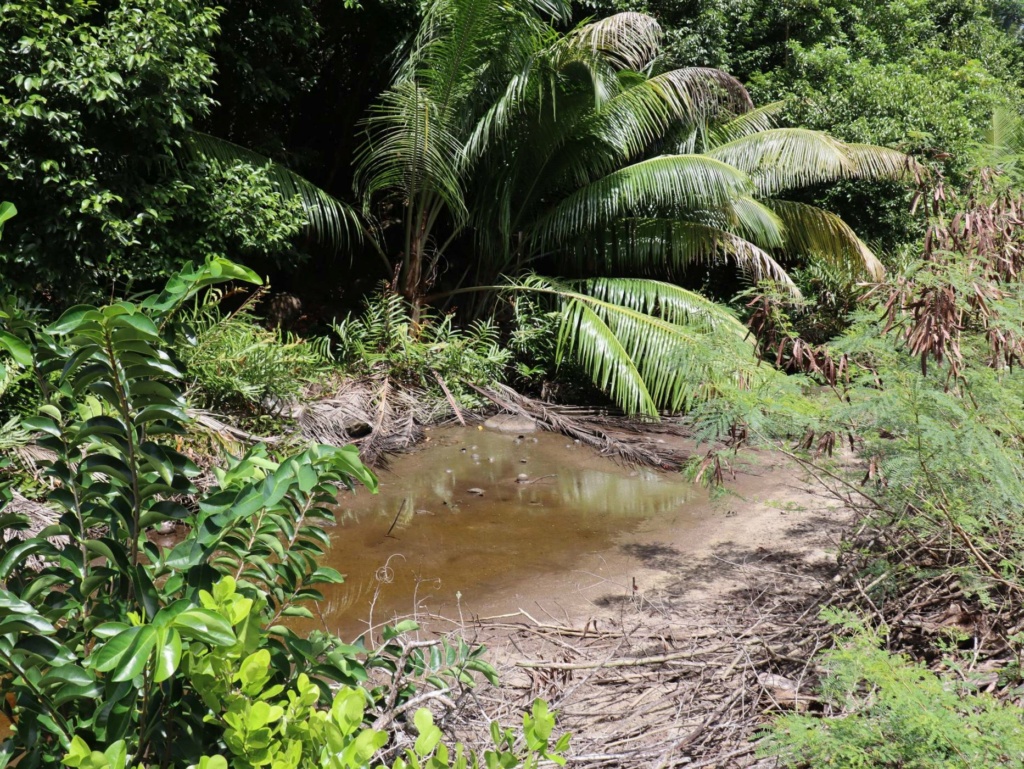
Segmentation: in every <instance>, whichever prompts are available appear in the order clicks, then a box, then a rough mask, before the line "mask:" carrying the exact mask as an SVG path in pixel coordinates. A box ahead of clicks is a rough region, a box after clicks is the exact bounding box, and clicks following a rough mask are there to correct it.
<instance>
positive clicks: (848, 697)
mask: <svg viewBox="0 0 1024 769" xmlns="http://www.w3.org/2000/svg"><path fill="white" fill-rule="evenodd" d="M833 619H836V620H838V619H841V618H833ZM846 624H847V625H848V627H847V631H846V633H844V635H846V636H847V637H845V638H843V639H842V640H841V642H840V645H839V646H838V647H837V648H835V649H833V650H831V651H829V652H828V653H826V654H825V656H824V659H823V663H824V665H825V668H826V671H827V673H826V677H825V680H824V686H823V691H822V696H823V698H824V699H825V702H826V704H827V706H828V707H829V708H830V710H831V711H832V714H834V715H836V716H840V717H837V718H833V719H830V720H829V721H827V726H824V725H823V724H822V721H821V719H820V718H814V717H810V716H806V715H791V716H784V717H782V718H780V719H778V721H776V723H775V726H774V729H773V732H772V734H771V736H770V738H769V743H768V747H769V750H770V752H772V753H774V754H776V755H779V756H781V757H782V758H783V760H784V765H785V766H793V767H802V766H813V767H818V766H842V767H847V768H848V769H858V768H860V767H863V768H864V769H888V767H892V768H893V769H895V768H896V767H910V766H912V767H917V768H919V769H971V768H972V767H976V766H992V767H995V766H1006V767H1010V766H1020V765H1021V760H1022V757H1024V711H1022V710H1021V709H1020V708H1014V707H1007V706H1004V705H1002V704H1001V703H999V702H998V700H996V699H995V698H994V697H991V696H986V695H980V696H979V695H976V694H970V693H965V692H958V691H956V690H955V689H954V688H953V687H952V686H950V685H948V684H946V683H944V682H943V681H942V680H941V679H940V678H939V677H938V676H936V675H935V674H934V673H932V672H931V671H929V670H927V669H926V668H924V667H923V666H921V665H918V664H914V663H912V662H909V661H908V660H906V659H904V658H902V657H900V656H894V655H890V654H887V653H886V652H885V651H884V650H882V649H881V648H880V645H881V644H882V643H883V640H884V639H883V638H881V637H880V636H879V634H878V633H877V632H875V631H872V630H869V629H868V628H865V627H864V626H863V625H862V624H860V623H858V622H856V621H852V622H851V621H850V620H849V618H847V619H846ZM850 631H853V632H850Z"/></svg>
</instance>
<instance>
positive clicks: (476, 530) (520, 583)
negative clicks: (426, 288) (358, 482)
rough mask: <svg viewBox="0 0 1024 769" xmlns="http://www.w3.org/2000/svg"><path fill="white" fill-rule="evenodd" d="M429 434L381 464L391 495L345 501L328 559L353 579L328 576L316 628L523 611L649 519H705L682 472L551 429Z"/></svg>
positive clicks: (384, 491) (342, 629)
mask: <svg viewBox="0 0 1024 769" xmlns="http://www.w3.org/2000/svg"><path fill="white" fill-rule="evenodd" d="M428 435H429V436H430V438H429V440H428V441H427V442H425V443H424V444H422V448H421V449H420V450H418V451H416V452H414V453H412V454H407V455H402V456H398V457H395V458H394V459H393V460H392V462H391V464H390V467H389V468H388V469H387V470H384V471H381V472H380V473H379V476H380V489H381V491H380V493H379V494H377V495H371V494H369V493H367V492H366V491H365V489H360V490H358V491H357V492H355V493H350V494H349V493H347V494H344V495H343V496H342V497H341V498H340V499H339V505H338V510H337V519H338V525H337V527H335V528H334V529H332V530H331V540H332V548H331V551H330V552H329V554H328V556H327V558H326V561H325V562H324V565H328V566H332V567H334V568H336V569H338V570H339V571H340V572H342V573H343V574H345V575H346V581H345V584H344V585H340V586H326V588H325V590H324V593H325V600H324V601H323V602H321V603H320V605H319V607H318V613H319V614H320V615H321V616H318V617H317V619H316V620H315V621H310V622H308V623H304V624H306V625H308V628H313V627H321V628H322V627H324V626H325V625H326V627H327V629H329V630H330V631H332V632H336V633H339V634H340V635H341V636H342V637H345V638H355V637H356V636H358V635H360V634H361V633H363V632H365V630H366V629H367V627H369V626H370V625H371V624H372V625H374V626H379V625H380V624H381V623H383V622H386V621H387V620H388V619H389V618H392V617H395V616H407V615H411V614H417V613H419V614H443V615H446V616H449V617H458V616H459V614H460V612H461V613H463V614H464V615H466V616H469V615H472V614H477V615H487V614H499V613H504V612H510V611H515V610H516V608H517V606H518V605H519V604H520V603H521V602H522V600H523V595H524V594H525V593H530V594H534V595H536V594H538V593H542V592H543V591H544V590H545V589H546V586H551V589H554V590H557V589H558V588H557V587H556V586H557V585H558V584H559V580H558V577H559V576H564V575H565V574H567V573H569V572H572V571H573V570H574V569H577V568H579V567H580V564H581V563H583V562H584V561H587V560H589V561H593V559H594V556H595V554H596V555H597V556H598V557H601V554H602V553H606V552H611V551H612V550H614V549H615V547H616V545H617V543H618V542H619V541H620V540H621V538H622V537H623V536H625V535H628V533H629V532H631V531H633V530H635V529H636V527H638V526H641V525H644V524H645V523H646V524H650V523H651V522H652V521H657V520H661V521H663V522H665V523H666V524H667V525H672V526H673V527H680V526H682V527H685V526H688V525H690V524H691V523H696V520H693V521H691V520H690V518H691V513H690V511H691V510H694V509H696V508H699V507H700V506H701V503H702V502H703V500H704V497H703V495H702V493H701V492H700V491H699V490H697V489H695V488H694V487H693V486H691V485H690V484H687V483H685V482H683V481H682V480H681V479H680V478H679V477H678V476H673V475H666V474H663V473H658V472H655V471H653V470H645V469H638V468H624V467H621V466H619V465H617V464H616V463H614V462H613V461H612V460H610V459H608V458H606V457H602V456H600V455H599V454H598V453H597V452H595V451H593V450H592V449H590V448H589V447H586V446H582V445H579V444H577V443H575V442H573V441H571V440H568V439H566V438H565V437H564V436H561V435H556V434H553V433H537V434H535V435H526V436H521V437H520V436H516V435H506V434H501V433H495V432H491V431H488V430H478V429H475V428H451V429H443V430H433V431H431V432H430V433H428ZM315 613H317V612H315ZM297 629H298V628H297Z"/></svg>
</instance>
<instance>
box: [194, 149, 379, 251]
mask: <svg viewBox="0 0 1024 769" xmlns="http://www.w3.org/2000/svg"><path fill="white" fill-rule="evenodd" d="M183 149H184V151H185V153H186V155H187V156H188V157H189V158H191V159H193V160H201V161H202V162H204V163H208V164H211V165H221V166H225V165H230V164H234V163H248V164H250V165H253V166H259V167H265V168H267V170H268V173H269V174H270V178H271V180H272V181H273V182H274V184H276V185H277V189H278V191H279V192H280V193H281V194H282V195H283V196H284V197H286V198H299V199H300V200H301V201H302V207H303V210H304V211H305V214H306V219H307V221H308V224H307V225H306V226H307V229H308V231H309V233H310V235H312V236H313V238H314V239H315V240H316V241H317V243H319V244H321V245H323V246H327V247H328V248H331V249H333V250H334V251H335V252H338V251H341V250H344V249H346V248H348V247H350V246H351V245H352V244H354V243H359V242H361V241H362V238H363V227H362V224H361V222H360V219H359V215H358V214H357V213H356V211H355V210H354V209H353V208H352V207H351V206H349V205H348V204H346V203H343V202H342V201H340V200H338V199H337V198H335V197H334V196H332V195H329V194H328V193H326V192H324V190H322V189H320V188H319V187H317V186H316V185H315V184H313V183H312V182H311V181H309V180H308V179H306V178H305V177H303V176H300V175H299V174H297V173H295V172H294V171H290V170H289V169H288V168H286V167H285V166H283V165H281V164H280V163H274V162H273V161H271V160H270V159H269V158H268V157H266V156H265V155H261V154H260V153H258V152H254V151H253V150H250V149H247V148H246V147H242V146H241V145H239V144H235V143H234V142H230V141H228V140H227V139H221V138H219V137H217V136H211V135H210V134H206V133H202V132H201V131H189V133H188V135H187V140H186V142H185V143H184V145H183Z"/></svg>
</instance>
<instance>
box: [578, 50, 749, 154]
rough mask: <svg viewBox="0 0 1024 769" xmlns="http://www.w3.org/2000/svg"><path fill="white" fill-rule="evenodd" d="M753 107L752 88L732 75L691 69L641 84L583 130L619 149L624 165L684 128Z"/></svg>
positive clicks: (604, 108)
mask: <svg viewBox="0 0 1024 769" xmlns="http://www.w3.org/2000/svg"><path fill="white" fill-rule="evenodd" d="M752 106H753V105H752V104H751V102H750V96H749V95H748V94H747V91H746V89H745V88H744V87H743V86H742V85H741V84H740V83H739V81H737V80H736V79H735V78H733V77H732V76H731V75H727V74H726V73H724V72H722V71H721V70H717V69H710V68H706V67H688V68H684V69H676V70H672V71H670V72H663V73H662V74H660V75H655V76H654V77H651V78H643V79H641V80H639V82H637V83H636V84H634V85H632V86H631V87H628V88H626V89H624V90H623V91H622V92H621V93H619V94H617V95H616V96H614V97H612V98H611V99H609V100H608V101H607V102H605V103H604V104H603V105H601V107H600V109H598V110H597V111H595V113H594V115H593V118H592V119H591V120H590V121H589V122H588V123H587V124H585V125H584V126H583V128H584V130H586V131H587V132H588V133H590V134H591V135H593V136H596V137H599V138H600V140H601V142H602V143H603V144H604V145H606V146H608V147H609V148H612V149H613V150H614V152H613V153H610V155H609V157H610V159H611V160H613V161H617V162H618V163H622V162H625V161H629V160H632V159H633V158H636V157H637V156H638V155H640V154H641V153H642V152H644V151H645V150H646V149H647V148H649V147H650V146H651V145H652V144H654V143H655V142H657V141H660V140H661V139H663V138H664V137H665V136H666V135H667V134H668V133H669V132H670V131H673V130H679V128H680V127H681V126H684V125H685V126H693V127H697V126H703V124H704V123H705V122H707V121H708V120H710V119H712V118H713V117H715V116H718V115H721V114H723V113H735V112H742V111H745V110H747V109H750V108H751V107H752Z"/></svg>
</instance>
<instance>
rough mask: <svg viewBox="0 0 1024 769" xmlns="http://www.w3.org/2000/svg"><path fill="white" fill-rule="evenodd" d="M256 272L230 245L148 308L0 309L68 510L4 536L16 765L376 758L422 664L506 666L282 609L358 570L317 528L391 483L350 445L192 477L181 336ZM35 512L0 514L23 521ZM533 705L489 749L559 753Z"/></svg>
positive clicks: (289, 765) (4, 611) (344, 762)
mask: <svg viewBox="0 0 1024 769" xmlns="http://www.w3.org/2000/svg"><path fill="white" fill-rule="evenodd" d="M249 275H250V274H249V273H248V272H247V271H245V270H244V269H241V268H237V267H236V266H235V265H232V264H230V263H228V262H225V261H223V260H216V261H212V262H208V263H207V264H206V265H204V266H203V267H201V268H198V269H192V268H190V269H188V270H186V271H185V272H184V273H183V274H182V275H179V276H177V277H176V278H174V279H173V280H172V281H171V282H170V283H169V284H168V287H167V288H166V289H165V290H164V292H162V293H161V294H160V295H157V296H153V297H150V298H149V299H147V300H146V301H144V302H142V303H141V304H132V303H129V302H116V303H114V304H111V305H108V306H105V307H92V306H77V307H73V308H71V309H69V310H68V311H66V312H65V313H64V314H63V315H62V316H61V317H60V318H59V319H58V320H57V321H56V322H55V323H53V324H51V325H49V326H46V327H40V326H38V325H36V324H33V323H32V322H31V321H30V320H28V319H24V318H22V319H13V320H16V322H12V319H11V318H0V332H2V333H3V334H4V337H3V338H4V340H5V347H7V349H9V350H10V349H12V348H13V349H15V350H17V351H18V355H19V357H20V358H21V359H22V360H23V361H24V362H26V363H29V364H31V365H32V366H33V368H34V370H35V372H36V373H37V374H38V383H39V388H40V391H41V392H42V393H43V395H44V399H45V402H44V404H43V405H42V407H41V408H40V410H39V415H38V416H37V417H34V418H31V419H28V420H26V421H25V422H24V425H25V427H26V428H28V429H30V430H32V431H33V432H34V433H35V434H37V436H39V437H38V442H39V444H40V445H41V446H43V447H44V448H46V449H49V450H50V452H52V456H53V458H52V459H51V460H48V461H47V462H46V463H45V464H46V467H47V475H48V477H49V481H50V483H51V484H52V489H51V490H50V491H49V493H48V495H47V499H46V501H47V503H48V506H49V508H50V509H52V510H54V511H55V518H54V520H52V521H42V523H43V528H42V530H41V531H38V533H36V534H35V535H33V536H26V537H24V538H18V537H13V538H10V539H7V540H6V541H4V542H3V543H2V544H0V584H2V585H3V587H2V588H0V673H2V674H3V675H2V676H0V698H3V697H6V698H7V701H9V702H12V703H13V708H12V709H13V713H12V715H13V721H14V729H13V733H12V734H11V736H10V737H9V738H8V739H7V740H6V741H5V742H4V743H3V745H2V747H0V756H2V759H3V762H4V763H7V762H17V763H18V765H19V766H22V767H26V768H33V767H56V766H58V765H60V764H64V765H66V766H71V767H82V768H83V769H106V768H107V767H110V768H111V769H125V768H126V767H129V766H161V767H167V766H174V767H181V768H182V769H183V768H184V767H186V766H192V767H199V766H201V767H207V768H208V769H209V768H211V767H216V766H221V767H227V766H230V767H231V768H232V769H252V767H257V766H269V767H274V768H277V769H297V767H332V768H333V767H337V768H338V769H341V768H342V767H363V766H367V765H368V764H369V761H370V759H371V757H372V756H373V754H374V753H375V752H376V751H377V749H378V748H380V747H381V746H382V745H383V744H384V743H385V742H386V741H387V740H388V736H387V735H386V734H383V733H381V732H377V731H374V730H372V729H368V728H365V726H364V724H363V721H364V715H365V710H366V709H367V708H369V707H370V706H374V707H378V708H380V706H381V704H382V703H385V702H386V703H388V704H389V705H390V706H392V707H400V706H401V705H402V704H403V703H406V702H408V699H409V697H411V696H413V695H414V694H415V693H416V685H421V684H414V683H413V680H414V679H413V677H412V674H414V673H418V674H419V677H418V678H417V679H415V680H416V681H423V682H430V681H434V682H439V683H440V684H441V685H443V686H451V685H454V682H461V683H462V684H467V683H472V678H471V674H472V672H473V671H476V672H479V673H483V674H484V675H486V676H488V677H491V676H493V670H492V669H491V668H490V666H488V665H487V664H486V663H484V662H483V661H482V660H480V659H479V654H480V651H481V650H480V649H479V648H470V647H468V646H466V645H460V646H457V647H445V649H444V651H445V655H444V656H445V659H444V660H443V661H442V664H441V665H440V667H438V666H437V665H433V664H432V660H431V659H430V658H429V657H427V656H426V655H425V653H424V651H423V650H414V651H418V653H413V654H409V653H404V651H403V653H401V655H400V656H396V650H402V647H401V645H400V644H399V643H398V641H397V640H396V639H397V637H398V635H399V634H400V632H401V631H402V630H403V628H396V629H392V630H390V631H388V634H387V636H386V637H387V638H388V639H389V643H386V644H385V645H384V646H382V647H381V648H380V649H378V650H376V651H368V650H366V649H365V648H364V647H363V646H362V645H361V644H358V645H355V646H352V645H347V644H343V643H342V642H341V640H340V639H337V638H334V637H331V636H328V635H326V634H323V633H314V634H311V635H310V636H309V637H308V638H301V637H299V636H297V635H296V634H295V633H294V632H292V631H291V630H289V629H288V628H287V627H286V626H283V625H282V624H281V619H282V618H284V617H288V616H305V617H310V616H312V615H311V613H310V612H309V610H308V608H306V607H305V606H303V605H302V604H303V602H306V601H310V600H314V601H315V600H320V599H321V598H322V596H321V595H320V593H319V592H318V589H317V586H318V585H320V584H326V583H337V582H340V581H341V580H342V577H341V575H340V574H339V573H338V572H336V571H334V570H333V569H329V568H326V567H321V566H319V565H318V561H319V559H320V557H321V556H322V555H323V553H324V550H325V548H326V547H328V545H329V539H328V536H327V534H326V533H325V531H324V529H323V528H322V525H321V524H322V523H323V522H324V521H330V520H332V515H333V513H332V508H333V506H334V504H335V500H336V495H337V491H338V489H339V487H341V488H343V487H352V486H353V484H355V483H356V482H359V483H361V484H363V485H364V486H366V487H367V488H368V489H369V490H370V491H375V490H376V485H377V482H376V479H375V477H374V476H373V475H372V473H370V472H369V471H368V470H367V469H366V468H365V467H364V466H363V465H362V464H361V463H360V461H359V459H358V454H357V452H356V451H355V449H354V448H352V447H347V448H333V447H326V446H311V447H309V448H306V449H305V450H303V451H301V452H299V453H297V454H295V455H294V456H291V457H288V458H285V459H284V460H283V461H281V462H273V461H271V460H269V459H268V458H267V456H266V454H265V452H264V451H263V450H262V448H256V449H253V450H252V451H250V452H249V453H248V454H247V455H246V456H244V457H241V458H237V459H234V460H232V461H230V462H229V463H228V465H227V466H226V467H223V468H219V469H217V470H216V472H215V481H214V483H213V484H212V486H211V487H210V488H208V489H206V490H205V491H203V492H199V491H198V490H197V489H196V488H195V487H194V486H193V483H192V478H193V477H194V476H195V475H196V474H197V472H198V470H197V468H196V467H195V466H194V465H193V464H192V463H191V462H190V461H189V459H188V458H187V457H185V456H184V455H182V454H181V453H179V452H178V451H177V450H176V449H175V448H174V442H175V440H176V439H177V438H178V437H180V436H181V435H182V433H183V432H184V430H185V428H186V427H187V423H188V417H187V415H186V413H185V410H184V406H185V402H184V399H183V397H182V395H181V393H180V392H179V390H178V389H177V382H178V381H180V379H181V374H180V372H179V371H178V369H177V368H176V367H175V365H174V363H173V361H172V358H171V356H170V355H169V354H168V352H167V349H166V347H167V345H166V340H165V336H171V335H173V334H172V329H171V326H172V325H173V324H174V322H175V321H174V320H173V319H174V317H175V314H176V312H177V311H178V310H179V309H180V308H181V307H182V306H184V305H185V304H186V303H187V302H188V301H190V299H191V298H193V297H194V296H195V295H196V293H197V292H198V291H200V290H201V289H202V288H204V287H206V286H209V285H212V284H215V283H218V282H221V281H224V280H228V279H233V278H243V279H244V278H246V277H249ZM24 353H27V354H28V359H27V360H26V359H25V355H24ZM4 495H5V499H6V498H9V496H10V492H9V490H7V489H5V490H4ZM169 520H170V521H180V522H183V523H184V524H186V526H187V533H186V534H185V535H184V537H183V538H182V539H181V541H179V542H177V543H175V544H169V545H163V544H160V541H159V540H155V539H152V538H150V537H149V536H148V533H149V532H150V530H151V529H152V528H153V527H154V526H156V525H158V524H160V523H161V522H164V521H169ZM29 523H30V522H29V521H28V519H27V518H26V516H25V515H22V514H4V515H2V516H0V526H3V527H4V528H5V529H7V530H8V531H10V532H15V531H17V530H19V529H24V528H26V527H27V526H29ZM37 523H39V522H37ZM408 629H415V626H411V628H408ZM405 651H407V650H405ZM367 667H377V668H381V669H383V670H384V671H386V672H388V673H390V674H391V676H392V678H393V682H392V686H394V687H397V688H398V690H399V691H398V694H399V696H397V697H389V698H387V700H385V699H384V692H383V691H382V690H380V689H374V690H372V691H371V690H367V689H364V688H356V687H358V684H359V683H360V682H362V681H364V680H366V678H367V672H366V671H367ZM449 682H450V683H449ZM537 714H539V715H537ZM535 716H536V717H535V718H534V721H533V722H527V727H528V728H527V731H526V736H527V746H526V748H524V749H523V751H516V752H512V751H511V747H510V746H511V744H512V743H511V741H509V742H508V745H506V746H505V747H504V748H502V747H500V746H496V748H495V751H494V753H495V758H494V759H493V761H499V758H498V756H500V757H501V758H500V764H501V765H502V766H510V767H511V766H516V765H519V764H520V763H522V762H527V763H529V762H533V764H532V765H535V764H536V761H537V760H539V758H541V757H547V756H549V754H550V756H551V757H553V758H558V756H557V750H561V748H562V747H564V741H562V742H560V743H559V746H561V747H559V746H556V748H557V750H556V748H551V749H550V750H549V747H548V741H547V737H548V736H549V735H550V733H551V726H552V723H553V721H552V720H551V718H550V716H549V715H548V714H547V712H546V709H544V708H543V706H540V705H538V706H537V708H536V709H535ZM534 722H536V723H534ZM416 724H417V726H418V727H419V730H420V739H421V741H420V742H417V745H416V746H414V748H413V750H412V751H411V752H410V754H409V756H408V757H407V759H403V761H406V762H407V763H408V764H409V765H420V764H421V763H424V764H425V763H429V764H430V765H431V766H435V765H436V766H445V765H448V753H447V749H446V748H442V747H441V746H440V745H439V737H437V738H436V737H435V734H439V733H435V728H433V727H432V724H431V723H430V722H429V715H427V714H418V715H417V716H416ZM531 724H532V725H531ZM531 730H532V731H531ZM424 735H427V736H424ZM486 760H487V762H488V764H491V763H492V759H490V758H487V759H486ZM475 761H476V759H475V758H474V759H473V762H474V763H475ZM417 762H418V763H417ZM400 765H402V766H405V765H406V763H401V764H400Z"/></svg>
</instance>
